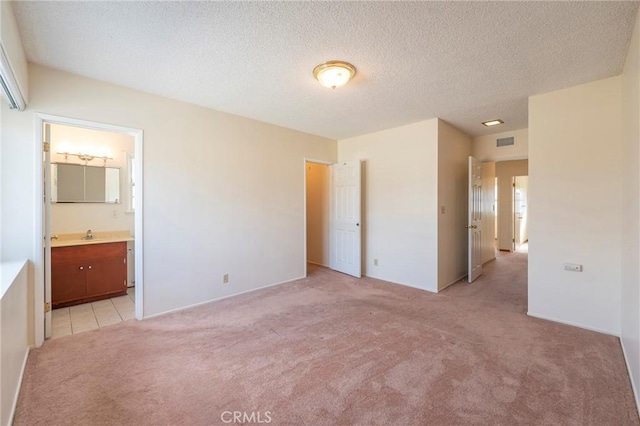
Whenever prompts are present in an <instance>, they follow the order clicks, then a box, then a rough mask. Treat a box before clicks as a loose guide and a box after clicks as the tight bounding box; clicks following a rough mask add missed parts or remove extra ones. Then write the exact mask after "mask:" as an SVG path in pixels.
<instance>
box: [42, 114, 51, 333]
mask: <svg viewBox="0 0 640 426" xmlns="http://www.w3.org/2000/svg"><path fill="white" fill-rule="evenodd" d="M50 126H51V125H50V124H49V123H44V129H43V141H42V146H43V148H44V149H43V153H42V176H43V191H44V197H43V200H42V202H43V203H44V205H43V206H42V215H43V218H42V224H43V225H44V230H43V231H44V232H43V235H44V303H45V306H46V307H48V309H45V314H44V337H45V339H48V338H49V337H51V189H52V185H51V180H52V176H51V153H50V152H49V150H50V146H51V130H50Z"/></svg>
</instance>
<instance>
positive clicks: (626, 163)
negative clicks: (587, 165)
mask: <svg viewBox="0 0 640 426" xmlns="http://www.w3.org/2000/svg"><path fill="white" fill-rule="evenodd" d="M622 102H623V103H622V114H623V139H622V194H623V196H622V220H621V224H622V227H621V228H622V229H621V232H622V248H623V249H622V268H621V274H622V275H621V283H622V285H621V289H622V293H621V312H622V318H621V341H622V348H623V350H624V353H625V357H626V359H627V365H628V366H629V375H630V376H631V383H632V385H633V389H634V392H635V395H636V403H638V402H640V401H638V389H640V288H639V287H640V262H638V259H640V248H639V246H640V172H639V171H640V12H638V17H637V19H636V26H635V30H634V32H633V37H632V39H631V43H630V45H629V53H628V54H627V60H626V63H625V66H624V72H623V73H622ZM639 405H640V404H639Z"/></svg>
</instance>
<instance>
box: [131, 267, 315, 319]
mask: <svg viewBox="0 0 640 426" xmlns="http://www.w3.org/2000/svg"><path fill="white" fill-rule="evenodd" d="M304 278H306V277H299V278H293V279H291V280H287V281H282V282H279V283H275V284H267V285H265V286H262V287H257V288H252V289H251V290H245V291H241V292H240V293H233V294H229V295H227V296H222V297H217V298H215V299H209V300H205V301H204V302H198V303H194V304H193V305H187V306H183V307H180V308H175V309H171V310H168V311H164V312H160V313H157V314H153V315H149V316H145V317H144V318H143V320H147V319H151V318H155V317H159V316H162V315H167V314H172V313H174V312H179V311H184V310H185V309H191V308H195V307H198V306H202V305H206V304H207V303H213V302H217V301H219V300H224V299H228V298H230V297H235V296H240V295H241V294H246V293H251V292H254V291H258V290H262V289H265V288H269V287H275V286H277V285H282V284H287V283H290V282H293V281H298V280H302V279H304Z"/></svg>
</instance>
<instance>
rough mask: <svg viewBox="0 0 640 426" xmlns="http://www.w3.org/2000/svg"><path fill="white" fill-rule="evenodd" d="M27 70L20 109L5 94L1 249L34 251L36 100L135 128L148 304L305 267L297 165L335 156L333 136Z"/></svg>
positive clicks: (167, 304) (278, 277)
mask: <svg viewBox="0 0 640 426" xmlns="http://www.w3.org/2000/svg"><path fill="white" fill-rule="evenodd" d="M29 76H30V87H31V95H30V99H31V101H30V105H29V108H28V109H27V111H25V112H16V111H9V110H8V109H7V107H6V105H4V104H3V106H2V108H3V111H2V148H1V151H2V159H1V161H2V168H1V172H0V173H1V175H2V196H3V200H2V201H3V203H2V223H3V226H2V243H3V244H2V256H3V258H5V259H6V260H11V259H23V258H29V259H31V260H33V259H34V258H35V256H36V250H37V248H36V247H37V245H36V243H35V229H34V226H33V224H34V223H35V222H36V220H35V217H34V214H35V213H34V212H35V211H36V208H35V202H36V196H35V191H36V190H35V188H36V185H35V180H36V176H38V172H37V169H38V167H37V163H36V158H37V155H39V154H37V153H36V152H35V146H36V143H35V141H34V123H35V118H34V113H35V112H36V111H38V112H42V113H48V114H53V115H59V116H64V117H74V118H77V119H81V120H89V121H96V122H102V123H109V124H115V125H120V126H126V127H130V128H137V129H142V130H143V131H144V158H143V162H144V171H143V173H144V199H143V203H144V214H143V217H142V220H143V222H144V231H143V232H144V248H145V251H144V277H145V282H144V306H145V312H144V315H145V316H149V315H153V314H158V313H162V312H167V311H170V310H173V309H177V308H182V307H186V306H190V305H193V304H197V303H201V302H205V301H208V300H213V299H217V298H220V297H224V296H228V295H231V294H236V293H240V292H242V291H247V290H251V289H255V288H259V287H263V286H267V285H271V284H275V283H279V282H284V281H288V280H293V279H296V278H299V277H302V276H303V275H304V265H305V260H306V259H304V175H303V173H302V169H301V167H302V165H303V164H304V158H305V157H306V158H316V159H320V160H326V161H335V160H336V142H335V141H332V140H329V139H325V138H321V137H317V136H312V135H309V134H305V133H301V132H297V131H293V130H288V129H285V128H282V127H277V126H273V125H269V124H265V123H261V122H257V121H254V120H250V119H247V118H242V117H238V116H234V115H230V114H225V113H222V112H217V111H213V110H210V109H207V108H202V107H198V106H194V105H190V104H187V103H183V102H179V101H175V100H171V99H167V98H163V97H160V96H155V95H150V94H146V93H143V92H139V91H135V90H131V89H127V88H124V87H119V86H115V85H111V84H107V83H103V82H99V81H97V80H92V79H88V78H83V77H79V76H75V75H72V74H68V73H65V72H62V71H55V70H52V69H48V68H45V67H41V66H38V65H30V69H29ZM7 200H11V202H10V203H8V202H7ZM274 247H277V248H278V249H277V250H274ZM223 274H229V283H228V284H224V285H223V284H222V275H223ZM32 284H33V283H32Z"/></svg>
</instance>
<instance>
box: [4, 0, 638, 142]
mask: <svg viewBox="0 0 640 426" xmlns="http://www.w3.org/2000/svg"><path fill="white" fill-rule="evenodd" d="M14 9H15V13H16V17H17V20H18V25H19V28H20V31H21V35H22V39H23V43H24V46H25V50H26V53H27V57H28V59H29V60H30V61H31V62H35V63H38V64H42V65H46V66H49V67H53V68H57V69H61V70H65V71H69V72H72V73H75V74H80V75H83V76H87V77H92V78H95V79H98V80H104V81H108V82H112V83H116V84H119V85H123V86H127V87H131V88H135V89H139V90H143V91H146V92H151V93H157V94H160V95H164V96H167V97H170V98H175V99H180V100H183V101H187V102H191V103H195V104H198V105H203V106H206V107H210V108H213V109H216V110H221V111H226V112H230V113H233V114H238V115H241V116H245V117H250V118H254V119H256V120H260V121H265V122H268V123H273V124H277V125H281V126H284V127H289V128H292V129H297V130H301V131H304V132H307V133H312V134H316V135H322V136H326V137H330V138H333V139H341V138H345V137H350V136H356V135H360V134H364V133H368V132H372V131H377V130H382V129H387V128H391V127H396V126H399V125H403V124H408V123H413V122H417V121H421V120H425V119H429V118H434V117H440V118H442V119H444V120H446V121H448V122H450V123H451V124H453V125H454V126H456V127H458V128H459V129H461V130H462V131H464V132H466V133H467V134H469V135H472V136H475V135H481V134H488V133H492V132H496V131H508V130H513V129H519V128H524V127H527V97H528V96H530V95H534V94H539V93H544V92H548V91H552V90H557V89H560V88H564V87H570V86H574V85H576V84H581V83H586V82H588V81H592V80H596V79H600V78H605V77H610V76H614V75H618V74H620V72H621V71H622V67H623V65H624V60H625V56H626V52H627V47H628V43H629V40H630V38H631V33H632V30H633V24H634V21H635V16H636V13H637V10H638V2H635V1H633V2H91V1H88V2H75V1H74V2H31V1H29V2H26V1H25V2H17V3H14ZM333 59H340V60H346V61H348V62H351V63H352V64H354V65H355V66H356V68H357V70H358V74H357V75H356V77H355V78H354V80H353V81H352V82H351V83H350V84H349V85H347V86H346V87H343V88H340V89H337V90H335V91H332V90H331V89H327V88H324V87H322V86H320V84H318V82H317V81H315V80H314V78H313V76H312V74H311V72H312V70H313V68H314V66H316V65H317V64H319V63H321V62H324V61H327V60H333ZM493 118H502V119H503V120H504V121H505V124H504V125H502V126H500V127H497V128H484V127H483V126H482V125H481V124H480V122H482V121H485V120H488V119H493Z"/></svg>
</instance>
